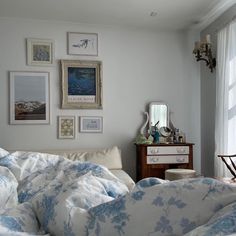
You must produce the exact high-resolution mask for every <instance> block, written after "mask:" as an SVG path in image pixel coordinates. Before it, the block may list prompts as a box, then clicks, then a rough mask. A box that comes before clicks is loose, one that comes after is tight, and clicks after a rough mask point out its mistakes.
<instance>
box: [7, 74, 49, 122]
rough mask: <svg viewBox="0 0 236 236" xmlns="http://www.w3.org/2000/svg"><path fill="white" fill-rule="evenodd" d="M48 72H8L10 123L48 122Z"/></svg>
mask: <svg viewBox="0 0 236 236" xmlns="http://www.w3.org/2000/svg"><path fill="white" fill-rule="evenodd" d="M49 113H50V110H49V73H48V72H18V71H14V72H10V124H49V123H50V115H49Z"/></svg>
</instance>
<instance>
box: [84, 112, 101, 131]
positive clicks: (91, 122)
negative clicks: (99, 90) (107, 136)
mask: <svg viewBox="0 0 236 236" xmlns="http://www.w3.org/2000/svg"><path fill="white" fill-rule="evenodd" d="M102 130H103V119H102V117H101V116H81V117H80V132H81V133H102Z"/></svg>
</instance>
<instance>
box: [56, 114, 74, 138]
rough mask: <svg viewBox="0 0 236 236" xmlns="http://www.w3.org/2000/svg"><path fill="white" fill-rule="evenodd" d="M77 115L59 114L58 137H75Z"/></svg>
mask: <svg viewBox="0 0 236 236" xmlns="http://www.w3.org/2000/svg"><path fill="white" fill-rule="evenodd" d="M75 119H76V117H75V116H58V138H59V139H75V130H76V129H75V125H76V121H75Z"/></svg>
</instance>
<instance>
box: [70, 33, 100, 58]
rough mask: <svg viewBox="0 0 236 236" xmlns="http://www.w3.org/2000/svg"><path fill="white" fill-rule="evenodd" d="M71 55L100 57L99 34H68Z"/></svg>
mask: <svg viewBox="0 0 236 236" xmlns="http://www.w3.org/2000/svg"><path fill="white" fill-rule="evenodd" d="M67 47H68V54H69V55H87V56H97V55H98V34H96V33H76V32H68V33H67Z"/></svg>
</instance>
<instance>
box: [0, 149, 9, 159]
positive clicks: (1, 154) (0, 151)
mask: <svg viewBox="0 0 236 236" xmlns="http://www.w3.org/2000/svg"><path fill="white" fill-rule="evenodd" d="M8 154H9V152H8V151H6V150H4V149H3V148H0V158H1V157H4V156H6V155H8Z"/></svg>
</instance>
